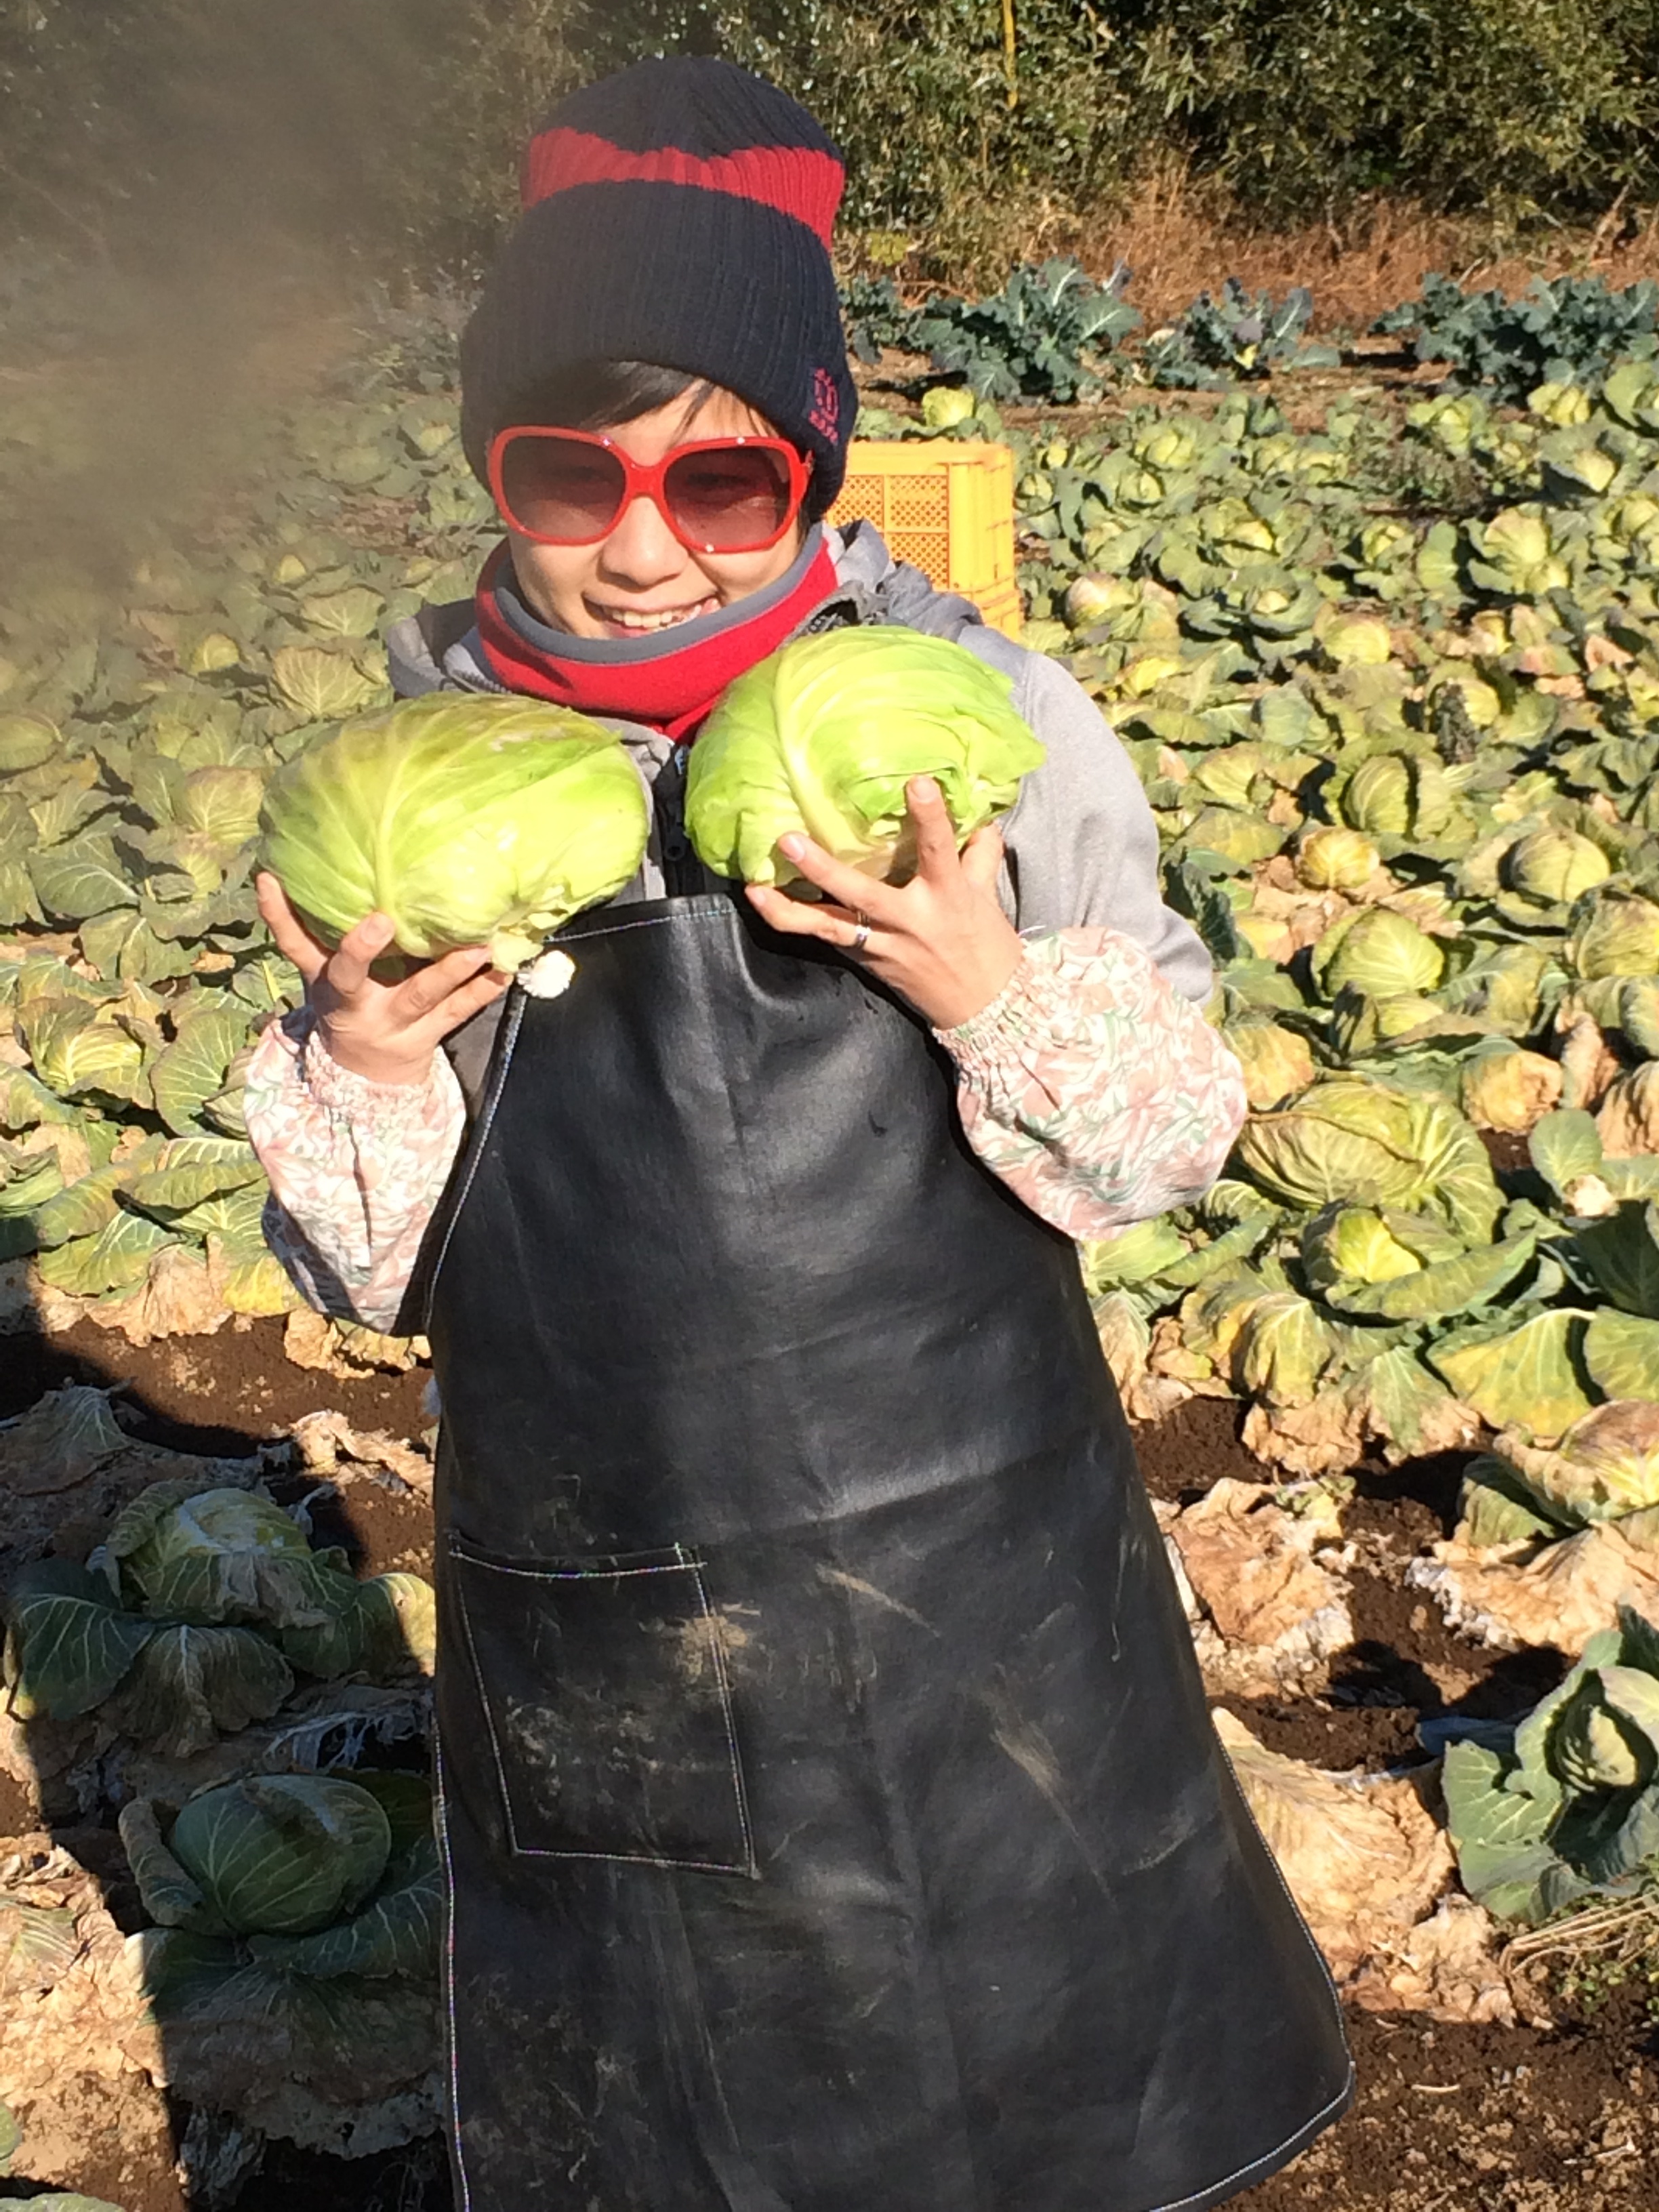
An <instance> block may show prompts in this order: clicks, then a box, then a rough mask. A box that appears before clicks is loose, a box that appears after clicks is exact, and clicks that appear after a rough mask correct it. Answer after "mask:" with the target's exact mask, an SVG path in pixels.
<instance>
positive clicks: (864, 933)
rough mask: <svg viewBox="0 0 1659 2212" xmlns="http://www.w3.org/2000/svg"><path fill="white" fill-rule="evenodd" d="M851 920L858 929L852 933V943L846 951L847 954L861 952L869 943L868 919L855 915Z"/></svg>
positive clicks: (865, 916) (867, 916) (865, 915)
mask: <svg viewBox="0 0 1659 2212" xmlns="http://www.w3.org/2000/svg"><path fill="white" fill-rule="evenodd" d="M853 919H854V921H856V922H857V924H858V927H857V929H855V930H854V933H853V942H852V943H851V944H850V945H848V948H847V949H848V951H849V952H862V951H863V950H864V948H865V946H866V945H867V944H868V943H869V942H870V917H869V915H867V914H855V915H854V917H853Z"/></svg>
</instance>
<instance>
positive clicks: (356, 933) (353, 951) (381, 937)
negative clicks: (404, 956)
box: [328, 914, 397, 999]
mask: <svg viewBox="0 0 1659 2212" xmlns="http://www.w3.org/2000/svg"><path fill="white" fill-rule="evenodd" d="M396 934H397V928H396V925H395V924H394V923H393V921H392V917H391V915H387V914H366V915H364V916H363V918H362V921H360V922H359V923H358V924H357V926H356V928H355V929H349V930H347V932H346V933H345V935H344V936H343V938H342V939H340V942H339V945H338V946H337V949H336V951H335V954H334V957H333V958H332V959H331V961H330V962H329V963H328V980H329V981H330V982H331V983H332V984H333V986H334V987H335V989H336V990H337V991H338V992H339V994H340V995H341V996H342V997H343V998H347V999H349V998H351V997H353V996H355V994H356V993H357V992H359V991H361V990H362V987H363V985H364V984H365V983H366V982H367V981H368V971H369V969H370V968H371V967H373V965H374V963H375V961H377V960H378V959H379V958H380V955H381V954H382V953H383V952H384V951H386V947H387V945H390V944H391V942H392V939H393V937H394V936H395V935H396Z"/></svg>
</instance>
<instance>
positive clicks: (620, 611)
mask: <svg viewBox="0 0 1659 2212" xmlns="http://www.w3.org/2000/svg"><path fill="white" fill-rule="evenodd" d="M714 604H715V603H714V600H713V599H702V600H700V601H699V603H698V604H697V605H696V606H695V607H670V608H667V609H666V610H665V611H664V612H663V613H661V614H640V613H638V612H636V611H635V610H634V609H633V608H631V607H606V608H605V609H604V610H603V614H604V617H605V621H606V622H608V623H616V625H617V628H618V629H632V630H640V631H642V632H645V631H650V630H658V629H673V628H674V626H675V624H676V623H684V622H690V621H691V620H692V619H693V618H694V617H696V616H697V615H702V614H708V612H709V611H711V610H712V609H713V607H714Z"/></svg>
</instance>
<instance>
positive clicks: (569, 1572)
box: [455, 1551, 701, 1589]
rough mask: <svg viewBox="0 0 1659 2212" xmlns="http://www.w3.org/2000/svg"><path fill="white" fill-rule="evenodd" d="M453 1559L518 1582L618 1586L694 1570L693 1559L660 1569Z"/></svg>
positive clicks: (471, 1556)
mask: <svg viewBox="0 0 1659 2212" xmlns="http://www.w3.org/2000/svg"><path fill="white" fill-rule="evenodd" d="M455 1557H456V1558H457V1559H465V1561H466V1564H467V1565H468V1566H469V1567H477V1568H480V1569H481V1570H482V1571H483V1573H485V1574H487V1575H517V1576H518V1577H520V1580H522V1581H525V1582H532V1583H592V1582H604V1583H622V1582H627V1581H628V1580H629V1578H630V1577H633V1576H635V1575H695V1574H696V1571H697V1565H696V1561H695V1560H694V1559H678V1560H676V1561H675V1562H674V1563H673V1564H672V1565H665V1566H660V1567H504V1566H498V1565H496V1563H495V1560H494V1559H479V1558H477V1556H476V1554H475V1553H471V1552H466V1551H456V1552H455ZM700 1589H701V1586H700Z"/></svg>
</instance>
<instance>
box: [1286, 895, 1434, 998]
mask: <svg viewBox="0 0 1659 2212" xmlns="http://www.w3.org/2000/svg"><path fill="white" fill-rule="evenodd" d="M1445 967H1446V959H1445V955H1444V954H1443V952H1442V951H1441V950H1440V947H1439V946H1438V945H1437V944H1436V943H1435V941H1434V939H1432V938H1431V937H1429V936H1427V935H1425V933H1424V932H1423V931H1422V930H1420V929H1419V927H1418V926H1417V924H1416V923H1415V922H1414V921H1411V920H1410V919H1409V917H1408V916H1407V915H1403V914H1395V913H1394V912H1393V911H1392V910H1391V909H1390V908H1388V907H1385V906H1371V907H1364V908H1362V909H1361V910H1360V912H1359V913H1358V914H1356V915H1351V916H1349V917H1347V918H1346V919H1344V920H1343V921H1338V922H1334V923H1333V924H1332V926H1331V927H1330V928H1329V929H1328V930H1327V931H1326V933H1325V934H1324V936H1323V937H1322V938H1321V939H1320V941H1319V943H1318V944H1317V945H1316V946H1315V947H1314V951H1313V971H1314V975H1315V977H1316V980H1317V981H1318V983H1319V987H1320V988H1321V990H1322V991H1323V992H1324V993H1325V994H1326V995H1327V996H1328V997H1329V998H1334V997H1335V996H1336V994H1337V993H1338V992H1339V991H1344V990H1354V991H1361V992H1363V993H1364V995H1365V996H1366V997H1367V998H1368V999H1398V998H1404V997H1407V995H1410V994H1420V993H1422V992H1425V991H1432V990H1433V989H1434V987H1435V986H1436V984H1437V983H1438V982H1439V981H1440V979H1441V976H1442V975H1443V974H1444V973H1445Z"/></svg>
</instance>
